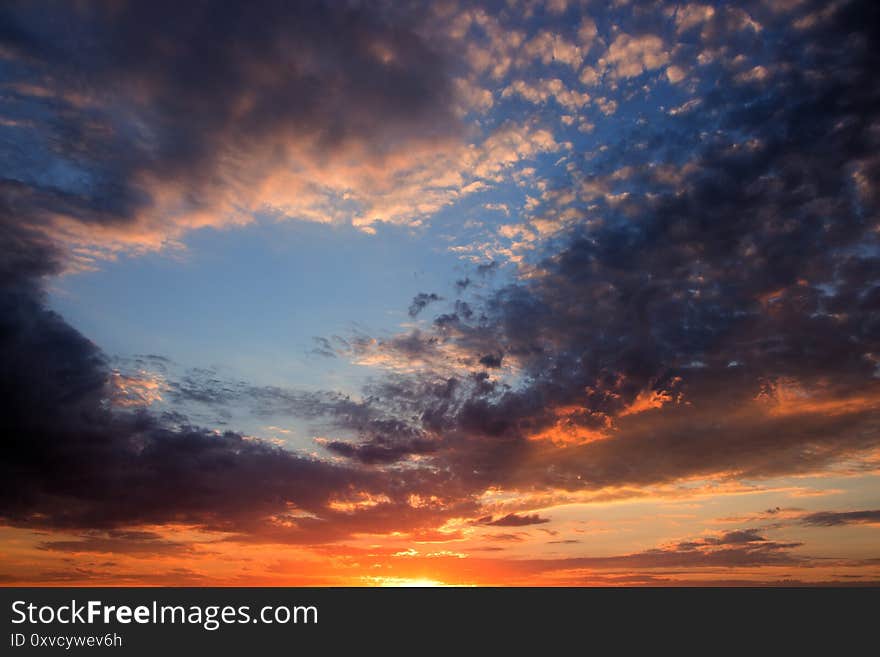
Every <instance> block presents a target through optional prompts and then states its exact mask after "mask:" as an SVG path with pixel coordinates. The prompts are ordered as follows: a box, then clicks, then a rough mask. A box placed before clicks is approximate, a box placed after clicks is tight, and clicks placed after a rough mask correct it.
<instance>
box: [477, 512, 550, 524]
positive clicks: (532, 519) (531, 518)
mask: <svg viewBox="0 0 880 657" xmlns="http://www.w3.org/2000/svg"><path fill="white" fill-rule="evenodd" d="M479 522H481V523H482V524H484V525H493V526H495V527H525V526H526V525H542V524H544V523H547V522H550V519H549V518H542V517H541V516H539V515H538V514H537V513H532V514H527V515H517V514H515V513H508V514H507V515H506V516H501V517H500V518H497V519H494V520H493V519H492V516H488V517H486V518H482V519H481V520H480V521H479Z"/></svg>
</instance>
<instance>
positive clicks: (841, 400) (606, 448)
mask: <svg viewBox="0 0 880 657" xmlns="http://www.w3.org/2000/svg"><path fill="white" fill-rule="evenodd" d="M876 11H877V9H876V7H873V6H867V5H862V4H859V3H850V4H847V5H844V6H842V7H840V8H838V9H837V10H836V11H834V12H831V13H830V15H829V17H828V18H827V19H826V20H823V21H820V22H817V23H815V24H814V25H812V26H811V27H810V28H809V29H805V30H791V29H789V30H784V31H782V32H780V34H779V35H778V39H776V40H773V39H765V40H764V41H763V42H762V43H763V46H762V49H761V52H760V57H761V58H763V59H761V61H764V62H765V63H766V64H767V65H768V66H771V65H772V66H771V68H772V71H773V78H772V82H770V81H766V82H764V83H758V82H755V83H745V82H741V81H740V80H739V79H737V78H736V75H737V72H736V70H734V69H729V68H725V66H724V65H723V63H718V64H716V65H713V66H712V67H710V68H709V69H707V73H706V75H710V76H715V79H713V80H712V88H713V90H712V91H709V92H707V94H706V95H705V97H704V105H703V106H702V107H703V109H702V110H701V111H700V113H699V116H697V117H694V118H692V119H689V120H690V121H691V122H690V123H687V124H684V125H683V129H682V131H681V132H677V131H673V132H672V133H670V134H664V133H657V134H651V133H650V130H651V126H650V125H645V126H640V127H638V128H637V129H636V130H637V132H638V131H640V134H638V135H636V136H637V137H644V140H645V143H646V144H647V148H646V150H645V152H644V153H643V155H636V156H633V157H636V159H637V160H638V158H639V157H644V158H645V159H646V160H648V161H647V162H646V164H645V167H648V164H649V163H650V160H649V158H663V161H666V162H673V163H675V162H679V163H684V162H685V161H687V162H688V163H689V173H687V174H686V175H682V176H681V177H680V178H679V179H678V180H677V182H676V183H675V185H673V186H672V188H670V187H669V185H668V184H667V183H665V182H663V183H661V182H657V181H656V180H655V179H654V178H652V177H650V176H645V177H643V178H642V179H640V180H639V181H638V185H636V187H635V188H633V189H632V190H630V193H629V194H628V195H625V196H621V197H619V198H616V199H615V200H614V203H610V202H607V201H606V200H603V199H602V198H599V199H598V200H597V199H594V200H593V202H594V203H595V206H596V209H595V210H593V212H594V213H595V212H602V217H603V220H602V221H595V222H586V221H584V222H574V224H573V225H572V227H571V228H570V229H569V230H568V231H567V232H565V233H564V234H563V235H562V236H561V237H559V238H557V239H556V240H554V241H553V242H551V244H550V247H549V249H548V250H547V251H546V252H545V253H544V257H543V259H541V260H538V261H536V264H535V265H534V267H533V275H531V276H529V277H528V279H526V280H523V281H519V282H516V283H514V284H511V285H508V286H506V287H503V288H501V289H500V290H498V291H496V292H495V293H493V294H492V295H490V296H489V297H488V298H487V299H486V301H485V303H483V304H481V307H480V312H479V313H475V314H474V315H473V316H472V318H471V319H466V318H464V317H463V316H461V315H460V314H458V313H455V314H449V313H447V314H444V315H441V316H440V318H438V322H437V323H436V325H435V326H436V334H437V335H436V339H437V344H442V345H450V344H451V345H454V346H455V348H456V354H457V358H458V359H459V361H458V362H459V363H465V364H467V363H468V362H471V363H473V364H474V365H478V364H482V365H484V366H493V365H496V364H500V359H499V361H496V360H495V359H494V358H490V359H489V360H488V361H487V360H483V362H482V363H481V359H485V358H486V355H487V354H503V355H504V358H505V362H507V361H508V359H509V360H510V361H511V362H512V363H515V366H516V368H517V370H518V372H519V375H518V376H519V383H518V385H515V386H512V387H504V386H502V385H499V383H498V382H497V381H489V380H487V379H485V378H484V379H476V378H469V379H468V378H465V377H460V378H458V379H457V383H456V385H454V386H450V385H445V386H444V388H443V389H444V390H445V392H444V396H443V397H442V398H439V397H435V396H433V391H432V389H430V388H429V387H427V386H421V387H420V388H419V390H421V391H422V392H424V393H425V396H423V397H422V398H421V399H414V398H413V396H412V395H411V394H410V395H408V397H409V398H411V399H413V401H412V404H411V408H412V409H413V411H415V412H417V413H418V415H419V422H420V424H421V426H422V427H423V428H424V430H425V431H426V432H428V433H429V434H433V435H435V436H437V437H438V440H439V441H440V442H439V443H438V444H437V449H436V452H435V453H434V454H433V455H432V457H431V458H430V459H429V461H431V460H433V462H434V463H435V464H436V465H438V466H441V467H444V468H449V469H450V470H451V471H453V472H456V473H457V475H458V476H459V477H461V478H462V479H463V480H465V481H466V482H467V485H468V486H473V487H474V488H480V487H485V486H492V485H499V486H521V487H530V486H534V485H538V486H553V487H563V488H568V489H576V488H583V487H595V488H598V487H603V486H614V485H621V484H649V483H657V482H662V481H669V480H674V479H676V478H679V477H689V476H696V475H700V476H718V475H722V474H723V476H732V477H735V476H745V477H769V476H775V475H782V474H787V473H798V472H808V471H811V470H815V469H817V468H821V467H823V466H825V465H827V464H828V463H830V462H832V461H835V460H839V459H843V458H846V457H850V456H854V455H858V454H860V453H865V452H866V451H868V450H870V449H872V448H875V447H877V445H878V444H880V443H878V436H880V415H878V407H880V387H878V383H877V378H876V372H877V365H876V354H877V353H880V315H878V308H877V307H876V304H874V297H875V296H876V290H877V289H878V286H880V257H878V254H880V243H878V241H877V235H878V232H877V225H878V208H880V206H878V204H877V198H876V195H875V194H874V192H873V191H872V190H875V189H876V188H877V185H878V182H880V168H878V166H877V161H876V155H875V153H876V152H877V147H878V146H880V144H878V140H880V133H878V132H877V129H876V126H877V123H878V120H880V86H878V84H877V81H876V76H875V74H874V71H875V70H876V68H877V66H878V64H880V61H878V54H877V52H876V49H873V48H871V47H870V46H869V44H870V43H873V42H874V41H876V37H877V34H876V27H875V25H876V24H878V23H877V22H875V21H866V20H865V18H864V17H865V15H866V12H867V13H868V14H872V15H873V14H874V13H876ZM728 19H730V17H729V16H727V17H726V18H725V19H724V20H728ZM713 29H714V28H713ZM724 34H728V32H724ZM713 35H714V32H713ZM712 38H713V39H716V40H723V39H724V38H725V37H724V35H723V34H721V33H719V34H717V35H714V36H713V37H712ZM730 38H739V37H738V36H736V37H730ZM731 47H732V46H731ZM768 70H769V69H768ZM713 125H714V126H717V129H712V130H710V129H709V128H710V126H713ZM704 126H705V128H706V130H702V129H701V128H703V127H704ZM685 128H686V130H685ZM630 155H631V153H630V152H629V151H625V150H624V149H619V150H615V149H609V151H608V154H607V157H606V159H605V160H603V161H598V162H597V161H593V160H584V161H578V160H577V159H575V160H574V162H573V166H572V167H569V169H570V170H571V171H573V173H572V180H571V183H570V188H571V189H572V191H574V192H576V193H579V189H580V188H579V185H580V184H582V183H584V182H585V181H587V180H588V176H589V175H592V174H591V173H590V172H591V171H595V170H597V169H598V170H602V169H603V168H606V169H607V170H608V171H617V170H619V169H620V168H621V167H622V166H623V165H624V164H629V162H628V161H627V159H626V158H628V157H630ZM581 167H582V168H581ZM637 168H638V167H637ZM646 170H647V169H646ZM614 191H618V192H620V191H623V190H622V189H616V190H614ZM485 267H489V266H485ZM484 271H485V268H484ZM535 272H537V273H538V275H534V274H535ZM412 337H413V336H412V335H411V334H410V336H409V337H408V338H405V339H408V340H411V339H412ZM418 337H419V342H418V344H419V345H420V349H421V348H423V347H424V345H427V344H431V342H430V340H429V339H428V338H427V335H426V334H419V336H418ZM462 353H464V354H471V358H472V360H471V361H468V357H467V356H462V355H461V354H462ZM400 388H401V386H393V387H389V388H388V389H386V390H382V389H381V387H380V386H377V387H375V388H373V390H372V392H373V393H374V395H373V396H372V398H371V403H372V404H374V405H377V406H381V405H382V404H385V403H391V402H390V400H391V399H392V394H394V393H395V391H397V390H398V389H400ZM545 431H557V432H563V431H565V432H568V433H570V434H572V435H575V436H576V435H577V434H578V432H600V433H603V434H604V436H605V437H604V439H603V440H593V441H582V442H584V443H585V444H577V443H578V441H577V440H575V441H572V442H571V443H570V444H568V445H566V446H564V447H562V448H557V447H553V446H551V444H550V443H549V441H544V442H537V443H536V442H534V441H530V440H529V437H531V436H534V435H535V434H540V433H541V432H545Z"/></svg>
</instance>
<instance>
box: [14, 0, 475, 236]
mask: <svg viewBox="0 0 880 657" xmlns="http://www.w3.org/2000/svg"><path fill="white" fill-rule="evenodd" d="M48 11H50V10H49V8H48V7H46V6H43V5H42V4H40V3H19V4H12V5H7V6H5V7H4V8H3V14H4V15H3V24H4V25H5V26H7V28H6V29H5V30H4V32H3V34H2V35H0V38H2V46H3V51H4V53H5V57H6V60H5V61H6V62H7V66H8V67H9V69H10V76H11V80H12V84H11V86H12V88H14V89H15V90H16V91H15V92H14V93H12V94H10V95H9V96H6V98H5V100H4V104H5V109H6V111H7V112H11V113H13V114H14V115H16V114H20V115H26V116H30V117H32V121H33V122H34V124H35V125H34V126H33V127H23V128H21V129H16V130H13V131H12V137H11V139H12V143H13V144H14V149H13V151H12V152H13V153H15V156H14V160H13V161H12V162H11V165H12V166H13V167H14V169H15V176H14V177H13V178H8V179H6V180H5V182H4V184H5V189H4V194H7V195H9V194H14V195H15V196H14V198H15V199H16V205H17V209H18V212H19V213H21V212H27V213H28V214H30V215H33V217H34V218H37V217H38V218H39V219H40V221H42V222H45V223H47V224H49V225H50V226H51V229H52V232H53V234H58V235H63V236H64V237H65V238H66V239H67V240H69V241H79V242H81V243H83V244H85V243H92V244H94V243H97V244H99V245H101V246H104V247H110V248H115V247H114V245H123V246H126V245H127V246H129V247H131V248H136V247H142V248H155V247H157V246H160V245H161V244H163V243H164V242H166V241H168V240H173V239H176V238H177V237H179V236H180V235H181V234H182V232H184V231H185V230H188V229H192V228H197V227H200V226H204V225H235V224H240V223H246V222H248V221H250V220H251V213H252V212H253V211H256V210H260V209H262V210H267V209H269V210H272V209H275V210H280V211H281V212H285V213H288V214H291V215H293V216H299V217H302V218H306V219H310V220H316V221H332V220H335V219H336V218H338V217H340V216H341V214H345V213H346V212H348V213H349V214H350V213H351V212H352V211H353V209H352V208H350V207H346V202H345V200H344V199H343V198H342V196H343V194H344V192H345V191H346V190H347V189H349V190H350V194H354V196H357V197H358V198H359V203H360V209H361V211H364V210H365V209H366V208H369V207H370V206H373V205H376V204H377V203H379V204H380V205H383V206H384V207H386V208H387V207H388V202H387V201H384V202H382V203H380V199H381V196H382V190H383V188H384V187H386V186H387V183H388V181H390V180H391V178H395V174H398V173H400V171H401V170H402V169H409V168H410V167H411V165H412V163H413V161H414V160H418V157H419V154H424V153H425V152H435V151H436V150H437V148H441V149H442V148H443V144H447V143H451V142H450V140H452V141H453V142H456V143H457V141H458V134H459V130H460V126H459V122H458V119H457V118H456V116H455V110H454V104H455V103H456V102H457V101H456V97H457V96H456V94H455V93H454V91H455V90H454V86H453V82H452V78H451V77H450V76H449V74H448V68H449V67H448V65H447V58H446V56H445V55H444V53H443V52H442V46H441V45H440V44H437V43H433V42H429V41H428V40H427V38H426V37H424V36H423V35H422V33H421V32H420V31H419V25H418V24H417V23H416V22H415V20H414V18H413V17H412V16H409V15H406V14H405V13H404V12H399V13H397V12H392V13H391V14H387V15H386V14H385V13H383V12H381V11H378V10H373V9H372V8H369V7H366V6H364V7H355V6H351V7H348V6H346V7H343V6H341V5H336V4H333V3H326V4H325V3H310V4H308V5H303V6H297V7H291V6H289V5H288V4H286V3H283V2H274V1H273V0H265V1H262V2H254V3H248V4H247V5H243V6H235V7H234V6H224V7H222V8H218V7H215V6H213V5H211V4H210V3H205V2H195V3H192V5H191V6H190V7H189V8H188V10H187V13H186V14H185V15H181V14H180V11H179V6H178V5H176V4H175V3H172V2H155V3H150V4H149V5H142V4H140V3H121V4H118V5H116V6H114V7H113V8H110V7H102V6H89V7H83V6H78V5H70V6H67V7H63V8H60V7H54V6H53V7H52V8H51V13H52V15H53V16H55V18H56V19H57V20H56V21H47V20H45V19H44V18H45V16H46V15H47V12H48ZM62 26H63V27H62ZM230 43H234V44H235V47H234V48H230V47H229V46H228V44H230ZM34 128H36V129H34ZM404 154H405V155H404ZM401 158H403V159H401ZM404 160H405V161H404ZM352 163H353V164H352ZM383 169H384V170H387V171H391V172H392V174H389V176H390V177H386V176H385V174H380V173H379V171H381V170H383ZM383 181H384V184H383ZM399 182H400V181H399V180H396V183H399ZM370 185H372V188H373V189H374V190H376V192H377V194H373V195H371V199H367V198H366V197H365V196H363V194H364V193H366V190H368V189H370ZM357 190H360V193H359V192H358V191H357ZM390 218H391V217H389V219H390Z"/></svg>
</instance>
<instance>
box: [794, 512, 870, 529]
mask: <svg viewBox="0 0 880 657" xmlns="http://www.w3.org/2000/svg"><path fill="white" fill-rule="evenodd" d="M801 522H802V523H803V524H805V525H810V526H812V527H837V526H838V525H867V524H880V510H871V511H819V512H818V513H810V514H808V515H806V516H804V517H803V518H801Z"/></svg>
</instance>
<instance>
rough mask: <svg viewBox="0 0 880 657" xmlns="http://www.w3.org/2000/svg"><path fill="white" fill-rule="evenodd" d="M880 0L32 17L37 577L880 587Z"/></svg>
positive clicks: (14, 559) (23, 442)
mask: <svg viewBox="0 0 880 657" xmlns="http://www.w3.org/2000/svg"><path fill="white" fill-rule="evenodd" d="M878 13H880V9H878V4H877V3H874V2H855V1H852V2H848V1H846V0H840V1H836V2H811V1H810V0H756V1H747V2H742V3H730V4H728V3H717V4H714V5H713V4H699V3H696V4H691V3H686V2H682V3H678V2H660V1H657V2H627V1H626V0H616V1H614V2H598V1H585V2H576V1H574V0H551V1H549V2H546V3H541V2H532V1H528V0H527V1H520V0H508V1H502V2H496V3H486V4H477V3H469V2H457V1H455V0H452V1H449V2H445V1H440V2H422V3H408V2H390V1H389V2H375V3H373V2H355V1H353V2H326V3H324V2H281V1H279V2H267V1H258V2H254V1H249V2H241V3H236V2H213V3H212V2H180V1H178V2H158V1H150V2H130V3H126V2H68V3H60V2H58V3H55V2H48V3H44V2H4V3H3V4H2V6H0V162H2V167H0V434H2V436H3V438H2V457H0V584H4V585H11V584H51V585H69V584H83V585H113V584H126V585H141V584H143V585H152V584H164V585H317V586H325V585H355V586H360V585H435V584H438V585H439V584H453V585H597V586H605V585H652V586H654V585H659V586H665V585H682V584H684V585H737V584H760V585H764V584H769V585H776V584H797V583H805V584H815V583H836V584H858V583H874V584H877V583H880V192H878V183H880V155H878V153H880V78H878V71H880V48H878V47H877V43H878V37H880V34H878V26H880V15H878Z"/></svg>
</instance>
